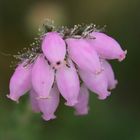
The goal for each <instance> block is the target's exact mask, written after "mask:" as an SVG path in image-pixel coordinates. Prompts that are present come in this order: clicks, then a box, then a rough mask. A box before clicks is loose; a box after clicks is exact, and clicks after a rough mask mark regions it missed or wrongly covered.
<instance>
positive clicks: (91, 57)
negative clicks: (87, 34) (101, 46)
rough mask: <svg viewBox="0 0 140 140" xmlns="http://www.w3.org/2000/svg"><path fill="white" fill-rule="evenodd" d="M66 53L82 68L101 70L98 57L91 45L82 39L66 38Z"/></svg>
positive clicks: (96, 71) (97, 71) (92, 70)
mask: <svg viewBox="0 0 140 140" xmlns="http://www.w3.org/2000/svg"><path fill="white" fill-rule="evenodd" d="M66 43H67V44H68V53H69V55H70V57H71V59H72V60H73V61H74V62H75V63H76V64H77V65H78V66H79V67H80V68H81V69H83V70H86V71H90V72H93V73H100V72H101V64H100V60H99V57H98V55H97V53H96V51H95V50H94V48H93V47H92V46H90V45H89V44H88V43H87V42H86V41H85V40H84V39H67V40H66Z"/></svg>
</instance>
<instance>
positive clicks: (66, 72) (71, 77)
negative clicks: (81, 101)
mask: <svg viewBox="0 0 140 140" xmlns="http://www.w3.org/2000/svg"><path fill="white" fill-rule="evenodd" d="M68 65H69V67H68V66H66V65H63V66H62V67H61V68H60V69H58V70H57V73H56V81H57V85H58V89H59V91H60V93H61V95H62V96H63V97H64V98H65V99H66V101H67V102H66V105H68V106H74V105H75V104H76V103H77V98H78V94H79V89H80V85H79V78H78V75H77V72H76V69H75V67H74V65H73V63H72V61H69V63H68Z"/></svg>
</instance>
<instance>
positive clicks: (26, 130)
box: [0, 0, 140, 140]
mask: <svg viewBox="0 0 140 140" xmlns="http://www.w3.org/2000/svg"><path fill="white" fill-rule="evenodd" d="M45 18H51V19H54V20H55V23H56V24H57V25H68V26H72V25H74V24H77V23H82V22H84V23H90V22H93V23H95V24H97V25H100V26H101V27H102V26H104V25H107V27H106V33H107V34H110V35H111V36H113V37H114V38H116V39H117V40H118V41H119V42H120V44H121V46H122V47H123V48H124V49H127V50H128V55H127V58H126V60H125V61H123V62H122V63H119V62H117V61H113V62H112V65H113V68H114V70H115V73H116V76H117V78H118V81H119V84H118V86H117V88H116V89H115V90H114V91H113V92H112V96H110V97H109V98H108V99H107V100H105V101H99V100H98V99H97V98H96V96H95V95H94V94H90V112H89V114H88V115H87V116H83V117H76V116H74V115H73V109H72V108H68V107H66V106H64V102H63V101H62V103H61V105H60V106H59V108H58V110H57V113H56V114H57V119H56V120H53V121H50V122H45V121H43V120H42V119H41V117H40V114H35V113H33V112H32V111H31V109H30V105H29V101H28V95H25V96H24V97H23V98H22V99H21V100H20V103H19V104H16V103H14V102H12V101H10V100H9V99H7V98H6V94H8V92H9V89H8V83H9V78H10V76H11V75H12V72H13V69H12V68H10V65H11V61H14V59H13V58H12V57H11V56H10V55H3V53H6V54H11V55H13V54H16V53H17V52H18V51H20V50H21V49H22V48H24V47H29V44H30V43H32V41H33V38H34V37H36V36H37V33H38V26H39V25H40V24H41V22H42V21H43V20H44V19H45ZM139 72H140V0H86V1H84V0H69V1H68V0H60V1H42V0H0V140H85V139H88V140H140V74H139Z"/></svg>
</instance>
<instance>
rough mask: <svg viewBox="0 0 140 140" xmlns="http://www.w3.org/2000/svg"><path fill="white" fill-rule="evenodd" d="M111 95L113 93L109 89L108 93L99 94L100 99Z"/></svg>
mask: <svg viewBox="0 0 140 140" xmlns="http://www.w3.org/2000/svg"><path fill="white" fill-rule="evenodd" d="M110 95H111V92H109V91H108V92H107V94H103V95H99V96H98V99H99V100H105V99H107V97H108V96H110Z"/></svg>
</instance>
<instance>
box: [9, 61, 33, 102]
mask: <svg viewBox="0 0 140 140" xmlns="http://www.w3.org/2000/svg"><path fill="white" fill-rule="evenodd" d="M24 65H25V64H24V63H22V64H20V65H18V67H17V68H16V70H15V72H14V74H13V75H12V77H11V79H10V85H9V88H10V94H9V95H7V97H8V98H10V99H11V100H13V101H16V102H18V100H19V98H20V97H21V96H22V95H24V94H25V93H26V92H28V91H29V90H30V89H31V66H30V65H28V66H24Z"/></svg>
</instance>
